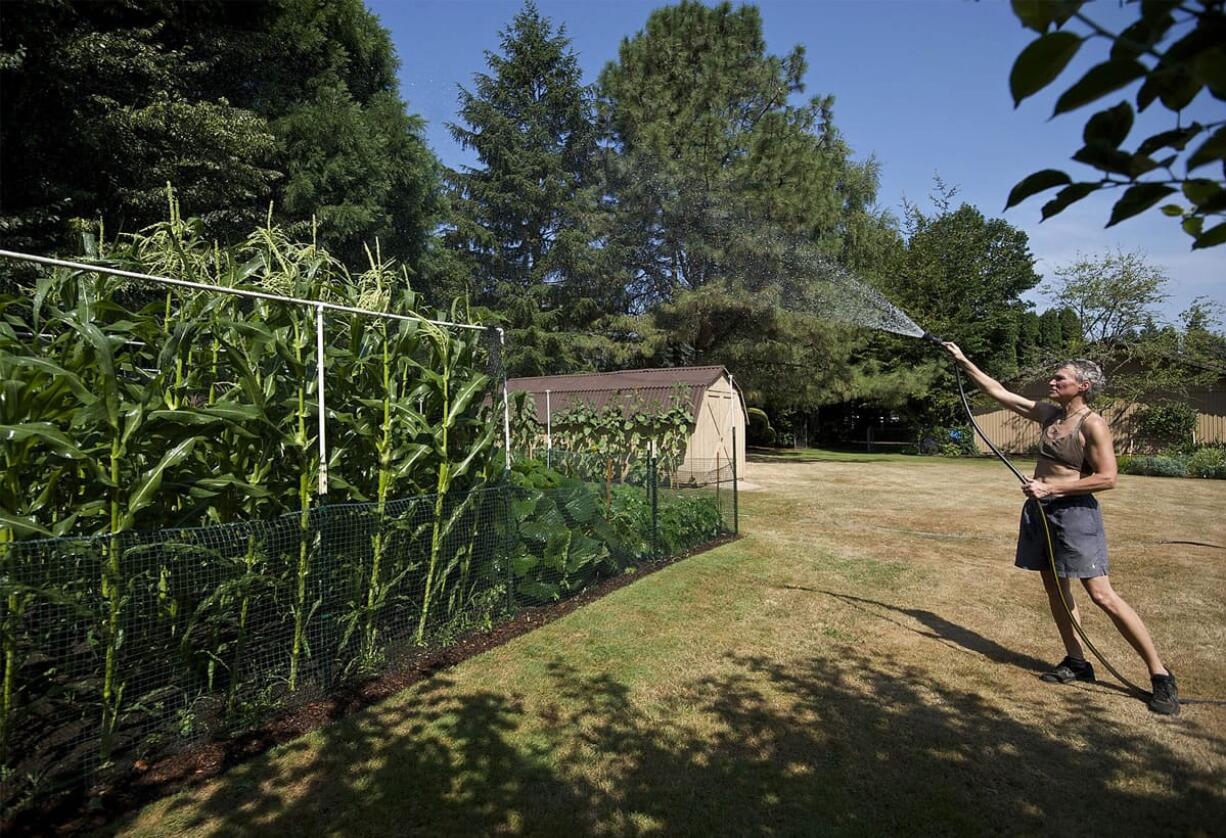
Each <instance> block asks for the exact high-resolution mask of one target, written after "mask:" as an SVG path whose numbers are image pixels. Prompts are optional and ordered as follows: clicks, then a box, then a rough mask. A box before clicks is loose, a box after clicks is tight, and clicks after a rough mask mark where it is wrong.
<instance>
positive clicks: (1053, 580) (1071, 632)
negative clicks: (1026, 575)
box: [1039, 568, 1086, 660]
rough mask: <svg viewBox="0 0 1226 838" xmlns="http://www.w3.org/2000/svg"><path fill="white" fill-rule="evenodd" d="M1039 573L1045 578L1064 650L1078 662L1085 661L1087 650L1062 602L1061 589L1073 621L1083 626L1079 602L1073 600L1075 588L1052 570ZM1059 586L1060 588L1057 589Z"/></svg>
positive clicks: (1045, 586) (1044, 585) (1044, 584)
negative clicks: (1078, 607)
mask: <svg viewBox="0 0 1226 838" xmlns="http://www.w3.org/2000/svg"><path fill="white" fill-rule="evenodd" d="M1039 573H1040V574H1041V575H1042V576H1043V587H1044V588H1045V589H1046V590H1047V604H1048V605H1049V606H1050V607H1051V615H1052V617H1054V618H1055V620H1056V628H1058V629H1059V630H1060V639H1061V640H1063V641H1064V649H1065V651H1066V652H1068V656H1069V657H1071V658H1076V659H1078V660H1085V657H1086V654H1085V650H1084V649H1082V648H1081V640H1080V639H1079V638H1078V637H1077V630H1076V629H1075V628H1073V623H1072V621H1071V620H1069V615H1068V611H1065V610H1064V604H1063V603H1062V602H1061V601H1060V589H1061V588H1063V589H1064V597H1065V599H1066V600H1068V604H1069V610H1070V611H1072V612H1073V620H1076V621H1077V624H1078V625H1081V613H1080V612H1079V611H1078V610H1077V601H1076V600H1075V599H1073V588H1072V586H1071V585H1069V581H1068V580H1067V579H1060V578H1058V577H1057V576H1056V575H1055V574H1054V573H1052V572H1051V571H1050V570H1048V569H1046V568H1044V569H1043V570H1040V571H1039ZM1057 585H1059V586H1060V587H1056V586H1057Z"/></svg>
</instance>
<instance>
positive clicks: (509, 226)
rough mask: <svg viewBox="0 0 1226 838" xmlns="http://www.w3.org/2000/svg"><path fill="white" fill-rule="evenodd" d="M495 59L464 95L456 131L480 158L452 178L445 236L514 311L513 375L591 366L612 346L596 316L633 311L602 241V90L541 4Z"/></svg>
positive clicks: (489, 292)
mask: <svg viewBox="0 0 1226 838" xmlns="http://www.w3.org/2000/svg"><path fill="white" fill-rule="evenodd" d="M486 63H487V65H488V67H489V70H490V72H489V73H478V74H476V75H475V76H474V85H473V89H472V90H471V91H470V90H467V89H465V90H461V93H460V117H461V119H462V123H457V124H452V125H450V126H449V127H450V129H451V133H452V135H453V136H454V137H455V138H456V140H457V141H458V142H459V143H460V144H461V145H463V146H464V147H465V148H468V149H471V150H473V151H475V152H476V154H477V158H478V161H479V165H478V166H474V167H468V168H466V169H465V170H464V171H461V172H452V173H451V175H450V180H451V186H452V206H453V210H454V215H453V218H452V225H451V227H450V229H449V231H448V233H447V236H446V240H447V243H448V245H449V246H450V247H451V248H452V249H453V250H454V251H455V252H456V253H457V254H458V255H459V258H460V259H461V260H462V261H463V264H465V265H467V266H468V267H469V271H470V276H469V278H468V282H469V283H470V288H471V291H472V293H473V294H474V297H475V299H476V300H477V301H478V302H480V303H481V304H483V305H488V306H492V307H494V308H497V309H499V310H500V311H501V313H502V315H503V316H504V318H505V320H506V322H507V325H508V327H509V328H510V330H511V350H510V353H509V356H508V359H507V363H508V368H509V369H510V370H511V371H512V372H513V373H514V374H519V375H539V374H544V373H553V372H563V371H573V370H576V369H585V368H589V369H590V368H592V367H593V366H596V365H599V364H600V363H601V362H602V360H606V361H607V360H608V359H609V357H610V352H612V351H613V350H612V348H611V347H610V346H608V345H607V344H606V343H605V341H603V340H602V339H601V338H600V337H599V336H598V335H597V334H595V333H594V332H595V331H597V329H598V322H599V321H600V320H601V319H602V318H604V317H606V316H608V315H616V314H618V313H619V312H624V311H625V310H626V306H627V302H626V299H625V292H624V286H623V284H622V283H621V282H620V278H619V277H618V276H617V272H616V271H615V270H614V269H612V268H611V267H610V259H611V254H610V253H609V252H606V251H604V250H602V249H600V248H598V247H596V246H595V243H596V242H597V241H598V239H599V237H600V232H599V231H600V224H599V217H598V212H597V210H598V203H599V201H598V191H597V188H596V186H595V185H594V182H593V171H594V164H595V157H596V154H597V142H596V140H597V135H596V127H595V117H594V99H595V94H594V92H593V90H592V88H591V87H590V86H587V85H584V84H583V83H582V75H581V70H580V67H579V61H578V57H577V56H576V55H575V53H574V51H573V50H572V49H571V47H570V40H569V38H568V37H567V36H566V32H565V28H564V27H559V28H558V29H557V30H556V31H555V30H554V28H553V26H552V24H551V22H550V21H549V19H548V18H546V17H543V16H542V15H541V14H540V12H539V11H538V10H537V8H536V6H535V5H534V4H532V3H531V2H528V3H526V4H525V5H524V7H523V8H522V9H521V10H520V11H519V12H518V13H517V14H516V15H515V17H514V18H513V19H512V21H511V23H510V25H509V26H507V27H506V29H504V30H503V32H502V38H501V49H500V52H499V53H498V54H494V53H487V54H486ZM595 345H599V349H597V348H596V346H595Z"/></svg>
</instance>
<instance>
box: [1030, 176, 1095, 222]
mask: <svg viewBox="0 0 1226 838" xmlns="http://www.w3.org/2000/svg"><path fill="white" fill-rule="evenodd" d="M1100 188H1101V184H1097V183H1074V184H1071V185H1069V186H1066V187H1064V188H1063V189H1061V190H1060V191H1059V192H1058V193H1056V197H1054V198H1052V199H1051V200H1050V201H1048V202H1047V203H1046V204H1044V205H1043V218H1042V220H1043V221H1046V220H1047V219H1049V218H1051V217H1052V216H1054V215H1059V214H1060V213H1061V212H1063V211H1064V210H1065V208H1066V207H1068V206H1069V204H1073V203H1076V202H1077V201H1080V200H1081V199H1082V198H1084V197H1085V196H1086V195H1089V194H1090V193H1091V192H1094V191H1095V190H1097V189H1100Z"/></svg>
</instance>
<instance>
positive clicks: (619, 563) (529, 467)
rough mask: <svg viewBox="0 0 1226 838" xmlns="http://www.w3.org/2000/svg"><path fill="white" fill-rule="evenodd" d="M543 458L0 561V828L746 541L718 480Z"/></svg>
mask: <svg viewBox="0 0 1226 838" xmlns="http://www.w3.org/2000/svg"><path fill="white" fill-rule="evenodd" d="M552 454H553V455H556V456H551V460H552V462H553V465H554V466H555V468H553V469H550V468H548V467H546V466H545V465H544V464H543V463H538V462H534V461H517V462H515V463H514V466H513V469H512V471H511V473H510V476H509V479H508V480H507V481H506V482H504V483H502V484H499V485H496V486H493V487H489V488H485V489H481V490H477V491H473V492H468V493H464V494H459V493H457V494H455V495H454V496H448V497H444V498H442V499H441V500H440V499H439V498H438V497H437V496H430V495H427V496H420V497H414V498H407V499H402V500H397V501H393V502H388V503H386V504H384V505H383V506H382V507H380V505H379V504H375V503H364V504H331V505H324V506H320V507H317V508H315V509H312V510H311V511H310V512H309V513H308V514H306V515H300V514H288V515H284V516H281V517H278V518H275V519H272V520H267V521H250V522H243V523H234V524H227V525H219V526H210V527H197V528H191V529H169V530H159V531H153V532H127V533H123V534H121V535H119V536H115V537H91V538H61V539H44V540H30V541H19V542H14V543H11V544H8V545H6V546H5V548H4V551H3V553H0V562H2V565H0V567H2V572H0V631H2V634H0V640H2V642H3V692H2V693H0V696H2V700H0V724H3V729H2V731H0V743H2V745H0V747H2V748H3V762H2V765H3V768H2V771H3V774H2V775H0V801H2V802H3V809H4V811H3V812H0V815H2V814H12V813H13V812H14V811H16V810H17V809H18V808H20V807H21V806H23V805H24V804H26V803H28V802H30V801H31V800H35V799H37V798H39V797H40V796H43V795H45V794H47V793H49V792H52V791H55V790H57V789H62V788H64V787H66V786H71V785H74V784H75V785H80V784H83V783H87V782H92V781H106V780H110V779H114V778H115V777H116V776H118V775H123V774H126V773H128V772H131V771H132V770H133V769H134V766H136V765H137V764H138V763H139V762H141V761H143V762H146V763H151V762H153V761H154V760H156V759H158V758H159V757H162V756H165V755H167V754H169V753H172V752H174V751H175V750H176V749H179V748H182V747H184V746H186V745H190V744H192V743H196V742H200V741H202V740H206V739H209V738H212V737H218V736H223V735H232V734H234V733H237V732H241V731H243V730H244V729H250V728H252V727H254V726H257V725H259V724H260V723H261V722H262V721H264V720H265V719H267V718H268V717H270V716H271V715H273V714H275V713H276V712H277V711H279V710H283V709H284V708H286V707H287V706H289V705H292V704H293V703H294V702H295V701H300V700H304V699H307V698H312V697H318V696H320V695H322V694H326V693H327V692H328V691H329V690H332V689H334V688H336V687H337V686H339V685H341V684H344V683H346V682H352V681H354V680H356V679H360V678H362V677H365V676H368V675H371V674H374V673H377V672H379V671H382V670H386V669H388V668H389V667H394V666H395V665H396V663H397V662H398V661H400V660H403V659H404V658H405V656H406V655H412V654H416V653H418V652H420V651H421V650H423V649H429V648H437V647H440V646H445V645H447V644H449V643H452V642H454V641H455V640H457V639H458V638H460V637H461V636H463V635H465V634H466V633H469V632H472V631H474V630H479V629H484V628H488V627H490V626H492V625H493V624H494V623H496V622H497V621H498V620H500V619H502V618H505V617H507V616H508V615H511V614H513V613H515V612H517V611H519V610H521V609H522V608H525V607H533V606H539V605H546V604H549V603H552V602H555V601H558V600H561V599H564V598H566V597H569V596H573V595H574V594H576V593H578V592H580V591H582V590H584V589H585V588H588V587H590V586H591V585H593V584H594V583H596V582H598V581H599V580H600V579H602V578H606V577H609V576H614V575H620V574H622V573H623V572H624V571H625V570H626V569H627V568H630V567H637V566H639V565H641V564H642V563H644V562H647V561H650V560H652V559H656V558H662V557H667V556H672V555H676V554H678V553H681V552H684V551H686V550H690V549H693V548H695V547H698V546H700V545H702V544H704V543H707V542H709V541H711V540H712V539H714V538H717V537H719V536H721V535H724V534H727V533H729V532H732V531H734V530H735V528H736V490H735V483H734V481H733V471H734V470H733V467H732V465H731V464H729V463H723V464H717V463H716V462H715V461H711V462H710V463H705V462H702V461H693V462H691V463H688V464H687V466H686V468H684V469H676V470H669V471H665V470H661V469H659V468H657V466H656V464H655V463H654V461H652V460H651V459H650V458H649V457H644V458H638V459H634V460H632V461H631V462H628V463H623V464H622V467H619V468H611V467H610V466H609V464H608V462H607V460H605V459H602V458H601V457H599V456H596V455H591V454H584V455H576V454H564V453H562V452H556V451H555V452H552Z"/></svg>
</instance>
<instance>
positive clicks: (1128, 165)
mask: <svg viewBox="0 0 1226 838" xmlns="http://www.w3.org/2000/svg"><path fill="white" fill-rule="evenodd" d="M1073 159H1074V160H1076V161H1077V162H1078V163H1085V164H1086V165H1087V166H1093V167H1094V168H1096V169H1098V170H1099V171H1103V172H1111V173H1112V174H1117V175H1128V174H1129V173H1130V172H1131V171H1132V155H1131V154H1129V153H1128V152H1126V151H1120V150H1119V149H1118V148H1107V147H1106V146H1101V145H1087V146H1082V147H1081V148H1079V149H1078V150H1077V152H1076V153H1075V154H1074V155H1073Z"/></svg>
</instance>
